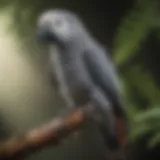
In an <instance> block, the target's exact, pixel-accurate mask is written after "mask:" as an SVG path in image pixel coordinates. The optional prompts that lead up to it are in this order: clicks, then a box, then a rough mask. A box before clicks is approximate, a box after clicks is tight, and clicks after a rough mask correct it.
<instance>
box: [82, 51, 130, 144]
mask: <svg viewBox="0 0 160 160" xmlns="http://www.w3.org/2000/svg"><path fill="white" fill-rule="evenodd" d="M82 57H83V61H84V65H85V67H86V70H87V71H88V74H89V75H90V77H91V79H92V81H93V82H94V84H95V85H96V86H97V87H99V88H100V89H101V90H102V91H103V92H104V94H105V95H106V97H107V98H108V100H109V101H110V102H111V105H112V106H113V109H114V111H115V120H116V130H117V136H118V137H119V140H120V141H121V144H122V145H125V144H126V130H127V129H126V128H127V126H126V112H125V109H124V108H123V105H122V102H121V101H122V99H121V96H120V91H119V84H118V82H117V80H118V79H117V77H116V71H115V68H114V66H113V64H112V62H111V60H110V59H109V57H106V55H105V52H104V53H103V51H97V52H95V50H94V51H86V52H84V53H83V55H82Z"/></svg>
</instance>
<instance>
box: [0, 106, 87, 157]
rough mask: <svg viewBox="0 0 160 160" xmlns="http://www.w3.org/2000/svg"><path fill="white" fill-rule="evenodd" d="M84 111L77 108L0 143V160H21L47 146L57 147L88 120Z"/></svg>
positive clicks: (84, 108)
mask: <svg viewBox="0 0 160 160" xmlns="http://www.w3.org/2000/svg"><path fill="white" fill-rule="evenodd" d="M86 111H87V109H86V107H83V108H79V109H77V110H74V111H71V112H70V113H69V115H67V116H64V117H57V118H54V119H53V120H52V121H51V122H50V123H48V124H45V125H44V126H42V127H40V128H37V129H33V130H32V131H30V132H28V133H26V134H24V135H22V136H18V137H17V138H13V139H11V140H8V141H7V142H2V143H0V160H13V159H14V160H21V159H24V158H25V157H26V156H28V155H29V154H31V153H33V152H35V151H39V150H40V149H42V148H44V147H46V146H48V145H58V144H59V143H60V142H61V141H62V139H63V138H66V137H67V136H68V135H69V134H70V133H72V132H73V131H75V130H76V129H78V128H80V127H81V126H82V125H83V124H84V122H85V121H86V118H88V115H87V114H88V112H86Z"/></svg>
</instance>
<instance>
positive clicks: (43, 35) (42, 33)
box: [36, 27, 55, 43]
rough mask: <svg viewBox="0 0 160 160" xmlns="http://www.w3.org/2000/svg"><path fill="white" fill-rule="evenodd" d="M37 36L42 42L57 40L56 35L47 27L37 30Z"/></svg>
mask: <svg viewBox="0 0 160 160" xmlns="http://www.w3.org/2000/svg"><path fill="white" fill-rule="evenodd" d="M36 37H37V39H38V41H40V42H42V43H51V42H52V43H53V42H55V38H54V36H52V33H50V32H49V30H48V29H47V28H43V27H41V28H40V27H39V28H38V29H37V31H36Z"/></svg>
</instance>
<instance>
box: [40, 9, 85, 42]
mask: <svg viewBox="0 0 160 160" xmlns="http://www.w3.org/2000/svg"><path fill="white" fill-rule="evenodd" d="M82 35H85V33H84V27H83V24H82V22H81V20H80V19H79V18H78V16H77V15H75V14H74V13H71V12H69V11H66V10H58V9H55V10H49V11H46V12H44V13H42V14H41V15H40V17H39V18H38V21H37V36H38V39H39V40H40V41H42V42H46V43H58V44H66V43H69V42H74V41H75V40H77V39H78V38H79V37H80V36H82Z"/></svg>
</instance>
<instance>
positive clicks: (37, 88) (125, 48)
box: [0, 0, 160, 160]
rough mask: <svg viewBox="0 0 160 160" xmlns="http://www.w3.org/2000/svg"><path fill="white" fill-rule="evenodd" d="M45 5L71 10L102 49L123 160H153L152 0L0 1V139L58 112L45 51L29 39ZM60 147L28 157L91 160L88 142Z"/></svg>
mask: <svg viewBox="0 0 160 160" xmlns="http://www.w3.org/2000/svg"><path fill="white" fill-rule="evenodd" d="M50 8H62V9H63V8H65V9H68V10H71V11H73V12H75V13H77V14H78V15H79V16H80V17H81V18H82V20H83V21H84V22H85V24H86V26H87V27H88V28H89V29H90V30H91V32H92V34H93V35H94V36H95V37H96V38H97V39H98V40H99V41H100V42H101V43H102V44H104V45H105V46H106V47H107V48H108V50H109V51H110V53H111V57H112V58H113V61H114V62H115V64H116V66H117V67H118V69H119V77H120V80H121V83H122V86H123V89H124V94H125V99H126V106H127V110H128V114H129V117H130V123H131V133H130V135H129V137H128V138H129V142H130V145H129V150H128V153H129V156H130V159H136V160H137V159H145V160H149V159H153V160H156V159H157V160H158V159H160V153H159V151H160V107H159V105H160V90H159V86H160V63H159V61H160V2H159V0H121V1H118V0H112V1H110V0H106V1H104V2H102V1H98V0H92V1H91V0H88V1H84V0H34V1H33V0H0V11H1V13H0V17H1V18H0V20H1V21H0V114H1V115H0V131H1V133H0V134H1V135H0V136H1V139H2V140H4V139H5V138H8V137H10V136H11V135H12V136H13V135H16V134H19V133H21V132H24V131H26V130H28V129H31V128H33V127H35V126H38V125H40V124H42V123H45V122H46V121H48V120H49V119H51V118H52V117H53V116H54V115H55V114H56V113H57V111H58V110H60V109H62V107H61V106H62V104H63V103H61V99H60V97H59V95H58V94H57V92H56V91H55V90H54V88H53V87H52V86H51V84H50V83H49V79H48V77H47V76H46V73H45V71H44V68H45V64H46V63H47V49H46V48H45V47H44V46H40V45H39V44H37V42H36V40H35V27H36V26H35V24H36V18H37V16H38V15H39V14H40V13H41V12H42V11H44V10H46V9H50ZM68 143H69V144H64V146H60V147H58V148H56V149H53V148H51V147H50V148H49V149H46V150H43V151H41V153H37V154H36V155H33V156H31V157H29V158H28V159H34V160H37V159H38V160H45V159H48V160H50V159H56V160H63V159H73V160H74V159H76V160H77V159H79V160H81V159H91V158H92V159H94V158H95V159H97V158H96V157H95V156H93V155H92V154H93V150H94V149H95V148H93V144H92V147H90V146H89V145H87V144H86V145H85V144H83V143H82V142H81V143H78V144H77V143H75V142H72V143H71V142H68ZM87 147H88V148H89V147H90V149H88V151H86V150H87ZM89 154H90V155H91V156H89ZM77 156H78V157H77ZM83 156H84V157H86V158H83ZM93 157H94V158H93ZM98 159H100V157H99V158H98Z"/></svg>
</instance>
